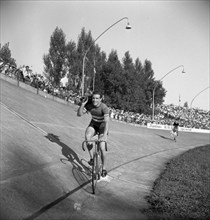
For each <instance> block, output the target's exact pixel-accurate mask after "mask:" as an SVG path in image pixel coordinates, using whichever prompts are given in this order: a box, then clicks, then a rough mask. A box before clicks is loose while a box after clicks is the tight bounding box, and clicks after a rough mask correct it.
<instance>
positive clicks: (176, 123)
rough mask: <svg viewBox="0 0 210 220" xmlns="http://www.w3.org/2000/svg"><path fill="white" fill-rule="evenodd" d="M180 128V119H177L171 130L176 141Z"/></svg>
mask: <svg viewBox="0 0 210 220" xmlns="http://www.w3.org/2000/svg"><path fill="white" fill-rule="evenodd" d="M178 129H179V122H178V119H176V120H175V121H174V123H173V125H172V131H171V133H172V135H173V138H174V141H176V137H177V136H178Z"/></svg>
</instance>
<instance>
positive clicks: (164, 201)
mask: <svg viewBox="0 0 210 220" xmlns="http://www.w3.org/2000/svg"><path fill="white" fill-rule="evenodd" d="M146 200H147V201H148V203H149V206H150V207H149V209H147V210H144V213H145V214H146V215H147V216H148V218H149V219H210V145H205V146H201V147H196V148H194V149H191V150H189V151H187V152H185V153H183V154H182V155H179V156H177V157H175V158H174V159H172V160H170V161H169V162H168V163H167V164H166V167H165V170H164V171H163V172H162V174H161V175H160V177H159V178H158V179H156V181H155V182H154V186H153V189H152V191H151V193H150V195H149V196H147V197H146Z"/></svg>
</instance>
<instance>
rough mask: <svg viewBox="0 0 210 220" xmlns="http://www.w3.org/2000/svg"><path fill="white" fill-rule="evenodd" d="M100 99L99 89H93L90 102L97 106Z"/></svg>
mask: <svg viewBox="0 0 210 220" xmlns="http://www.w3.org/2000/svg"><path fill="white" fill-rule="evenodd" d="M101 101H102V94H101V93H100V92H99V91H94V92H93V94H92V103H93V105H94V106H99V105H100V104H101Z"/></svg>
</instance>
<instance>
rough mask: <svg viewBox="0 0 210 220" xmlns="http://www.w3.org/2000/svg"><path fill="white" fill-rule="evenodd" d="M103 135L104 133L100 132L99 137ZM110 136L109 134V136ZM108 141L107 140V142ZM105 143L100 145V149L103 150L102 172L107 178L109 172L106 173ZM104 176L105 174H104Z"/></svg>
mask: <svg viewBox="0 0 210 220" xmlns="http://www.w3.org/2000/svg"><path fill="white" fill-rule="evenodd" d="M102 135H103V132H101V131H100V132H99V137H100V136H102ZM107 135H108V134H107ZM105 141H107V140H105ZM105 145H106V144H105V142H104V141H103V142H101V143H100V148H101V156H102V158H101V159H102V172H103V171H104V176H106V174H107V171H106V149H105ZM102 176H103V173H102Z"/></svg>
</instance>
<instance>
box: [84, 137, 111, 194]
mask: <svg viewBox="0 0 210 220" xmlns="http://www.w3.org/2000/svg"><path fill="white" fill-rule="evenodd" d="M101 142H105V150H106V151H107V142H106V141H99V140H98V139H97V140H90V141H83V142H82V149H83V150H84V151H85V147H84V144H88V143H93V145H94V148H95V151H94V152H93V164H92V169H91V183H92V191H93V194H95V190H96V184H97V181H98V180H100V178H101V173H102V168H103V167H102V152H101V148H100V143H101Z"/></svg>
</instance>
